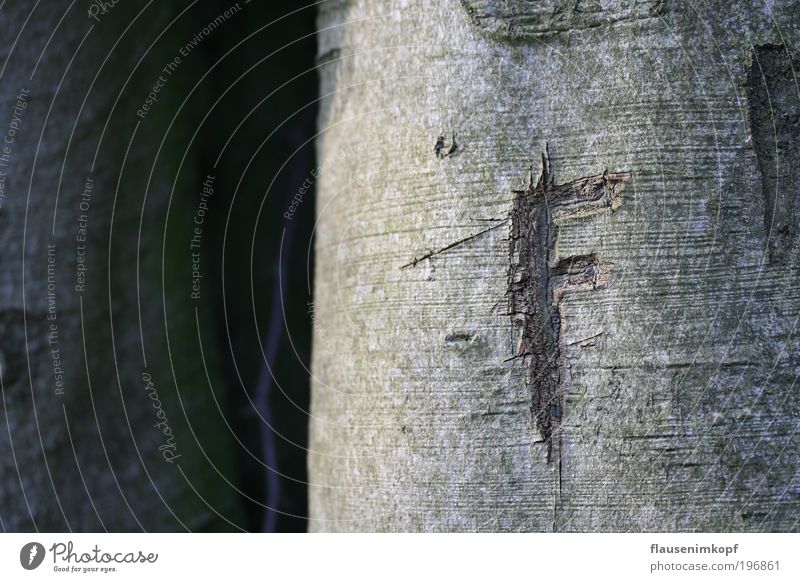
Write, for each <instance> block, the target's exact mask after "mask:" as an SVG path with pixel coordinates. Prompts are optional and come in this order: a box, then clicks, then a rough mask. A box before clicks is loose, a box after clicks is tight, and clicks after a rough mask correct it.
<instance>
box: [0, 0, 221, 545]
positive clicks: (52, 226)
mask: <svg viewBox="0 0 800 582" xmlns="http://www.w3.org/2000/svg"><path fill="white" fill-rule="evenodd" d="M36 4H38V3H36ZM70 6H72V8H68V7H70ZM143 6H144V5H136V6H134V5H131V4H126V3H119V4H118V5H117V6H115V7H114V8H113V9H112V10H111V11H110V12H109V13H108V14H105V13H104V14H103V15H101V19H100V21H99V22H96V21H94V20H92V19H90V18H89V17H88V15H87V12H86V7H85V6H82V5H81V4H80V3H78V4H75V3H72V4H71V3H68V2H63V3H42V4H41V5H38V6H35V5H34V3H23V2H5V3H3V4H2V7H1V8H0V14H2V17H0V63H3V65H2V66H3V67H4V68H3V69H2V77H0V96H1V98H0V114H1V115H0V132H2V135H7V130H8V129H9V127H11V123H12V119H13V118H14V115H15V113H14V107H15V104H16V103H17V96H18V94H19V92H20V91H21V90H23V89H24V90H27V91H28V94H27V97H26V105H25V107H24V108H22V109H20V110H19V111H18V113H20V112H21V115H17V118H19V117H21V121H20V120H19V119H18V120H17V122H16V125H18V127H17V129H16V130H15V132H16V135H15V137H14V143H13V144H11V149H10V154H9V159H8V165H7V167H5V168H3V170H4V174H5V181H4V191H3V194H4V197H3V199H2V205H1V207H0V247H1V248H2V253H1V254H0V262H1V263H2V269H0V330H2V331H1V333H2V336H0V365H1V368H2V369H1V372H2V373H1V374H0V376H1V377H2V407H1V409H0V451H2V454H0V476H1V479H0V525H2V528H3V529H4V530H13V531H19V530H34V529H35V530H39V531H65V530H75V531H87V530H88V531H92V530H102V529H108V530H111V531H119V530H123V531H136V530H140V529H144V530H147V531H153V530H179V531H183V530H184V529H192V530H196V529H202V528H219V527H222V528H227V527H230V526H229V525H228V524H229V523H230V522H229V521H227V520H229V519H230V520H231V521H234V520H235V519H236V518H235V510H234V508H233V507H232V503H231V500H232V499H234V497H233V496H231V495H228V494H226V493H225V492H226V491H227V487H226V485H225V484H224V483H222V481H221V478H220V477H219V473H217V472H215V471H220V472H221V473H225V472H227V467H226V463H227V462H228V460H227V454H226V453H227V449H226V442H227V441H226V439H225V437H224V436H223V435H224V432H223V430H222V428H221V427H220V426H219V424H220V423H219V416H220V413H219V411H218V409H217V408H216V406H215V402H214V399H213V398H212V393H211V390H212V388H211V387H210V386H209V383H211V385H212V386H213V389H215V390H217V391H218V390H219V386H217V385H214V382H215V381H216V379H217V377H218V376H217V369H216V362H215V358H214V354H213V350H212V351H210V352H211V353H208V352H207V353H206V354H205V356H206V358H207V362H206V366H205V368H204V364H203V362H202V360H201V358H200V352H199V346H198V344H197V342H198V329H197V323H196V320H195V311H194V307H195V305H197V306H198V308H199V310H200V320H201V321H204V320H205V317H206V316H205V310H204V308H203V304H202V302H199V303H193V302H191V301H189V293H190V291H191V262H190V261H191V257H190V253H189V250H188V241H189V238H190V237H191V234H192V231H191V229H192V221H191V219H192V216H193V213H194V211H195V208H194V205H193V199H194V197H195V195H196V193H199V191H200V188H199V186H197V187H195V186H196V184H199V182H200V181H201V180H202V179H203V176H202V174H201V173H200V171H201V170H200V169H199V168H197V167H196V166H195V162H194V157H193V154H191V153H190V154H189V156H188V157H187V159H186V161H185V164H184V166H183V168H182V172H185V173H186V174H183V175H184V176H185V175H187V174H188V176H189V177H188V178H184V179H182V180H179V181H178V182H177V185H176V186H175V190H174V198H173V199H172V203H171V207H170V215H169V216H170V218H167V208H168V204H169V203H170V202H169V201H170V194H171V192H172V189H173V184H174V182H173V180H174V179H175V175H176V168H177V165H178V162H179V161H180V159H181V155H182V154H183V153H184V151H185V148H186V146H187V142H188V137H189V136H190V135H191V134H190V133H186V131H185V130H180V129H177V130H176V129H173V131H172V132H171V133H169V134H168V137H167V139H166V142H165V144H164V147H163V149H162V151H161V157H160V158H159V160H158V161H157V162H154V159H155V153H156V151H157V149H158V147H159V145H160V144H161V138H162V136H164V135H165V133H166V131H167V127H168V125H169V123H170V121H171V120H172V115H173V113H174V111H175V109H176V105H177V104H180V102H181V101H182V99H183V98H184V97H185V95H186V93H187V90H188V89H189V87H187V86H186V81H185V80H184V81H182V80H181V79H182V78H185V77H181V75H180V74H176V75H175V76H174V77H172V78H170V80H169V84H168V85H167V86H166V87H165V88H164V90H163V91H162V92H161V94H160V95H159V97H160V101H159V102H158V103H157V104H156V105H155V106H154V107H153V108H152V111H151V112H150V113H149V115H148V116H147V117H146V118H145V119H140V118H139V117H137V113H136V112H137V109H138V108H140V107H141V106H142V103H143V102H144V100H145V99H146V97H147V95H148V92H149V91H150V88H151V87H152V86H153V84H154V83H155V81H156V80H157V79H158V77H159V74H162V73H161V68H162V67H163V66H165V65H166V64H167V59H170V60H171V59H172V57H173V56H174V51H175V48H176V47H175V46H174V45H172V44H170V43H169V42H168V43H166V44H165V43H164V41H162V42H161V43H160V44H156V45H154V48H152V49H151V51H150V52H149V53H148V54H147V56H146V57H145V58H144V59H143V60H142V62H141V63H139V64H138V66H137V63H138V61H139V58H140V57H141V56H142V53H143V51H144V50H145V49H146V48H147V47H148V45H150V43H151V42H152V41H153V40H154V39H155V38H156V37H157V36H158V35H159V34H160V33H161V32H162V31H163V30H165V29H167V27H168V26H169V25H170V22H171V21H172V19H173V18H174V16H175V15H176V14H177V12H176V11H175V7H172V8H169V7H166V6H164V5H163V4H160V3H156V4H155V5H154V6H151V7H150V8H149V9H148V10H145V11H143V12H142V13H141V14H140V11H141V10H142V8H143ZM62 17H63V21H62V20H61V19H62ZM182 22H184V21H182ZM129 24H130V25H131V26H130V28H129V29H127V30H126V27H127V26H128V25H129ZM182 26H183V24H182V23H178V24H177V25H176V26H172V27H171V28H169V29H168V33H167V37H166V38H167V39H170V38H172V39H174V40H177V41H183V42H186V40H188V39H191V36H192V34H193V33H194V31H190V30H189V29H185V28H181V27H182ZM90 28H91V30H90ZM190 32H191V34H188V35H187V34H186V33H190ZM169 34H172V35H173V36H172V37H170V36H169ZM118 40H119V42H118V43H117V41H118ZM145 41H146V42H145ZM115 43H117V44H116V45H115ZM107 57H108V60H106V58H107ZM34 64H36V69H35V72H34ZM183 66H184V67H188V68H191V67H193V66H196V64H192V61H191V59H186V63H185V64H184V65H183ZM98 71H100V73H99V75H98V76H97V77H95V75H96V74H97V73H98ZM129 75H131V77H130V78H128V76H129ZM126 79H128V82H127V84H126ZM20 107H21V106H20ZM18 109H19V108H18ZM112 110H113V111H112ZM138 122H140V124H139V125H138V128H137V127H136V126H137V123H138ZM106 124H107V125H106ZM180 127H182V126H181V124H180V123H178V124H176V128H180ZM134 131H135V135H134ZM101 136H102V142H101V141H100V140H101ZM0 139H2V138H0ZM129 148H130V151H128V149H129ZM94 160H96V163H95V162H94ZM154 164H155V165H154ZM62 169H63V170H62ZM151 170H152V181H150V183H149V190H148V194H147V202H146V204H145V203H144V192H145V188H146V186H147V180H148V177H149V175H150V174H151ZM89 180H91V182H92V188H91V193H90V196H89V197H88V198H87V202H88V206H87V207H83V208H82V207H81V202H82V201H83V200H84V198H82V193H83V192H84V190H85V188H86V186H85V185H86V183H87V181H89ZM56 209H57V213H56ZM81 215H84V216H85V220H84V221H83V222H82V220H81V218H80V217H81ZM82 227H84V228H85V230H86V232H85V235H86V241H85V243H81V242H79V241H78V240H77V237H78V235H79V234H80V230H81V228H82ZM140 229H141V238H139V237H140ZM165 230H166V231H167V234H166V235H165V234H164V232H165ZM162 242H164V244H165V245H166V249H167V250H166V252H165V253H164V255H163V257H162ZM81 244H84V245H85V248H83V249H80V245H81ZM51 245H52V246H51ZM81 250H82V252H83V253H85V254H84V255H83V256H84V257H85V261H86V262H85V265H86V271H85V273H84V277H85V281H84V282H85V289H84V290H81V291H78V290H77V289H76V285H79V284H80V281H79V276H78V269H79V254H80V252H81ZM51 252H52V254H51ZM50 257H52V264H51V263H49V262H48V261H49V258H50ZM48 267H50V271H48ZM162 273H165V274H166V277H165V279H164V280H162ZM49 291H52V294H49ZM140 298H141V302H139V299H140ZM139 308H140V309H141V311H139ZM51 326H56V328H57V329H56V328H54V327H51ZM54 332H56V334H57V335H53V333H54ZM167 337H168V338H169V345H167ZM52 340H57V341H55V342H53V341H52ZM54 350H57V351H56V352H54ZM143 352H144V354H146V356H147V363H146V364H145V362H144V355H143ZM145 373H146V374H148V375H149V376H146V377H144V376H143V375H144V374H145ZM147 378H151V379H152V381H153V382H154V384H155V391H153V390H147V381H146V380H147ZM59 388H61V389H62V390H59ZM59 392H60V393H59ZM155 393H157V395H158V401H159V404H160V407H161V409H162V410H163V414H164V415H165V418H166V419H167V422H168V424H169V427H170V429H171V431H172V435H173V436H174V440H173V443H174V444H175V445H176V448H175V449H170V450H172V451H173V453H175V454H176V455H180V458H178V459H177V460H175V462H173V463H169V462H166V461H165V460H164V457H163V455H162V452H163V450H167V449H162V450H159V447H161V446H162V445H169V443H168V440H169V439H168V438H167V435H165V434H164V433H163V430H164V425H161V427H160V428H156V426H155V425H156V424H158V423H159V422H161V421H163V420H164V417H160V416H159V413H158V410H157V409H156V408H155V407H154V399H153V398H152V395H153V394H155ZM189 421H191V425H190V422H189ZM160 431H161V432H160ZM167 448H169V447H168V446H167ZM212 463H213V464H214V467H216V469H215V468H214V467H212V466H211V464H212ZM221 516H222V517H221Z"/></svg>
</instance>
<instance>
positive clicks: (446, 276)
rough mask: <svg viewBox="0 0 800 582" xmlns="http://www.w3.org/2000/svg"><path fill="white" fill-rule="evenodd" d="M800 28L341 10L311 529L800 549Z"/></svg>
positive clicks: (324, 216) (552, 8)
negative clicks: (628, 535) (630, 537)
mask: <svg viewBox="0 0 800 582" xmlns="http://www.w3.org/2000/svg"><path fill="white" fill-rule="evenodd" d="M798 10H800V4H798V2H796V1H781V0H776V1H775V2H767V3H764V2H760V1H753V2H747V1H744V2H734V3H730V2H722V1H717V0H708V1H706V2H703V3H700V4H697V3H681V2H667V1H659V0H652V1H650V0H636V1H623V0H609V1H600V2H595V1H588V0H587V1H580V2H574V1H571V0H552V1H550V2H530V1H527V0H508V1H500V0H462V1H461V2H459V1H458V0H446V1H442V2H421V1H417V0H404V1H400V0H398V1H396V2H390V3H389V2H368V1H366V0H354V1H352V2H344V1H339V2H329V3H326V4H325V8H323V9H322V11H321V13H320V17H319V28H320V35H319V54H320V60H321V63H322V64H321V76H322V95H323V96H324V99H323V102H322V108H321V115H320V121H319V125H320V131H321V137H320V140H319V144H318V148H319V159H320V160H321V164H322V168H321V178H320V186H319V199H318V204H317V208H318V210H317V212H318V228H317V231H316V240H315V245H316V252H317V261H318V262H317V269H316V278H315V298H316V299H315V313H314V319H315V327H314V339H313V348H314V350H313V353H314V356H313V384H312V426H311V436H310V458H309V472H310V482H311V485H310V512H311V519H312V522H311V524H312V525H311V527H312V529H316V530H392V531H396V530H414V531H419V530H423V531H453V530H459V531H460V530H479V531H484V530H487V531H519V530H535V531H550V530H557V531H655V530H660V531H673V530H682V531H729V530H730V531H787V530H796V529H797V526H798V521H797V520H798V518H797V516H798V514H799V513H800V481H799V480H798V473H797V467H798V466H800V458H799V457H800V445H799V443H800V438H798V434H797V430H798V413H799V412H800V411H799V410H798V408H799V407H800V398H798V394H799V393H800V392H799V391H798V389H797V386H796V381H797V377H798V374H800V340H798V333H799V332H800V330H798V329H797V322H798V321H797V320H798V310H799V309H800V285H798V282H799V278H798V275H799V274H800V226H799V223H800V193H799V192H798V191H799V190H800V148H798V145H797V144H798V139H799V138H800V129H798V128H799V127H800V126H799V125H798V119H799V118H800V99H799V98H798V84H797V81H796V79H795V76H794V73H795V71H797V70H798V60H797V52H796V49H797V47H798V46H800V45H799V44H798V41H800V30H799V29H798V28H797V26H796V16H797V14H798Z"/></svg>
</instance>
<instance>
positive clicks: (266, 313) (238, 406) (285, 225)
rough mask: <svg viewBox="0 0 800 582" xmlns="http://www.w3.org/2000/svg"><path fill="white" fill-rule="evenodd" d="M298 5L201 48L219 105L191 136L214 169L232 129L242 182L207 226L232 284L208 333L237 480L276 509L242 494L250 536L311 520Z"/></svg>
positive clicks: (307, 69) (272, 8) (311, 19)
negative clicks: (224, 389) (220, 367)
mask: <svg viewBox="0 0 800 582" xmlns="http://www.w3.org/2000/svg"><path fill="white" fill-rule="evenodd" d="M254 4H256V3H255V2H254ZM229 6H230V3H226V2H204V3H203V6H202V8H201V9H198V10H197V11H196V13H195V14H194V17H193V18H194V21H195V22H196V23H197V25H198V26H202V24H203V23H204V22H207V21H209V20H213V18H214V17H215V16H216V15H217V14H219V13H220V12H221V11H224V10H225V9H226V8H228V7H229ZM303 6H304V4H303V3H297V2H291V1H288V0H277V1H276V0H270V1H265V2H258V3H257V5H251V6H248V7H247V18H243V19H242V18H239V19H236V20H235V24H233V25H232V26H223V27H220V28H219V29H218V30H217V31H215V34H213V35H211V37H210V38H209V39H207V40H206V41H205V42H204V43H203V44H202V50H203V54H204V58H205V63H206V71H207V70H209V69H211V68H212V67H214V68H213V72H212V73H211V74H210V75H209V76H208V77H207V81H208V82H207V83H206V85H207V87H206V91H205V97H204V98H205V100H206V101H207V102H208V103H209V104H212V103H214V102H216V101H217V100H218V99H219V100H220V101H219V103H218V104H216V105H215V107H214V109H213V111H212V113H211V115H210V116H209V118H208V120H207V121H206V123H205V124H204V126H203V135H202V136H201V138H200V139H198V140H197V142H196V143H198V144H200V147H202V148H203V154H202V159H204V160H205V164H207V165H208V166H212V165H213V163H214V159H215V157H216V156H217V155H218V153H219V151H220V149H221V147H222V145H224V143H225V141H227V140H228V139H229V138H230V140H231V141H230V144H229V145H228V147H227V149H226V150H225V153H224V155H223V156H222V158H221V159H220V162H219V164H218V166H217V168H216V176H217V180H216V188H217V189H218V190H223V189H225V190H227V191H229V192H231V193H232V192H234V191H235V199H234V197H233V194H231V195H230V196H226V197H225V198H226V200H231V202H230V203H229V204H227V207H226V208H225V211H224V212H218V211H215V212H214V213H212V214H211V216H212V217H213V223H212V224H211V225H210V229H209V231H208V233H209V236H210V237H213V239H214V240H215V241H217V243H216V244H211V245H209V247H208V248H210V249H214V252H215V253H216V255H215V256H213V258H212V263H211V264H212V267H211V268H212V269H214V270H216V271H217V273H218V275H219V278H220V279H221V280H223V281H224V282H225V287H226V288H225V289H224V302H223V289H220V288H217V289H216V290H215V292H216V294H217V296H216V297H215V300H214V301H213V305H215V306H216V309H215V312H214V316H215V320H216V325H217V330H216V332H217V333H216V337H215V338H209V339H210V340H211V341H215V342H216V349H217V350H218V351H219V353H220V354H221V355H222V356H223V363H224V369H225V372H226V376H227V381H228V388H229V408H228V421H229V424H230V425H231V427H232V428H233V430H234V433H235V440H238V441H239V442H238V443H234V444H235V448H234V450H236V451H238V454H237V461H236V465H237V468H238V476H239V479H240V482H239V484H238V485H239V488H240V489H241V490H242V492H244V493H245V494H246V496H247V497H249V498H252V500H255V501H258V502H260V503H263V504H266V505H267V506H269V507H274V508H277V509H278V510H279V511H278V512H269V511H265V510H264V509H263V508H262V507H261V506H260V505H259V504H258V503H254V502H253V501H251V500H250V499H248V498H247V497H242V498H241V503H242V504H243V505H244V506H245V511H244V512H243V515H244V516H245V519H246V522H245V523H243V524H240V525H241V526H242V527H243V528H244V529H247V530H250V531H259V530H265V529H266V530H274V531H305V529H306V522H305V519H304V518H305V516H306V515H307V503H306V484H305V483H306V467H305V448H306V444H307V434H306V433H307V424H308V418H307V410H308V399H309V392H308V372H307V371H306V367H307V366H308V365H309V362H310V360H309V356H310V343H311V340H310V328H311V325H310V314H309V305H310V301H311V289H310V283H311V279H309V278H307V274H309V275H313V271H312V269H313V261H312V260H311V259H313V257H312V256H311V255H310V254H309V251H310V245H309V241H310V237H311V229H312V227H313V217H314V205H313V191H308V192H306V194H305V195H304V197H303V198H304V201H303V205H302V208H301V209H300V210H299V211H298V212H296V213H295V214H294V218H293V219H292V220H291V221H287V220H286V219H285V218H284V216H283V214H284V212H285V211H286V209H287V208H288V207H289V204H290V203H291V200H292V199H293V197H294V196H295V195H296V194H297V193H298V192H299V191H300V190H301V188H302V186H303V183H304V182H305V181H306V180H307V179H312V171H313V169H314V167H315V155H314V147H313V137H314V133H315V122H316V113H317V106H316V98H317V72H316V69H315V53H316V41H315V37H314V32H315V16H316V9H315V7H314V6H313V5H311V6H308V7H305V8H304V7H303ZM251 35H252V36H251ZM245 39H246V40H245ZM237 45H238V46H237ZM234 47H235V48H234ZM231 50H232V51H233V52H230V53H229V54H227V56H226V53H228V52H229V51H231ZM206 71H202V73H204V72H206ZM198 72H199V73H201V71H198ZM201 110H202V108H201V107H198V112H197V113H198V114H200V111H201ZM203 114H205V112H203ZM312 181H313V180H312ZM237 188H238V189H237ZM198 191H199V190H198ZM226 222H227V223H228V228H227V233H226ZM223 238H224V242H225V244H224V248H225V250H224V256H223V244H222V241H223ZM251 245H252V260H251ZM223 259H224V273H223ZM215 275H216V273H214V274H211V273H210V276H211V277H214V276H215ZM251 277H252V286H251ZM281 282H282V287H283V288H282V289H281ZM259 345H260V346H261V347H263V352H262V350H261V349H259ZM262 418H263V419H264V420H262ZM267 424H270V425H272V428H270V427H269V426H267ZM248 451H249V452H248ZM262 461H263V462H265V463H266V464H267V465H269V468H265V467H264V466H263V465H262Z"/></svg>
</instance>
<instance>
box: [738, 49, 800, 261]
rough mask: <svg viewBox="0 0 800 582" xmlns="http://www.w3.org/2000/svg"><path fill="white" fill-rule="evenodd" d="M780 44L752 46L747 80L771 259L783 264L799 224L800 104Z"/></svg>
mask: <svg viewBox="0 0 800 582" xmlns="http://www.w3.org/2000/svg"><path fill="white" fill-rule="evenodd" d="M793 71H794V68H793V66H792V60H791V58H790V56H789V53H788V52H787V50H786V48H785V47H783V46H781V45H763V46H754V47H753V54H752V63H751V65H750V70H749V72H748V75H747V83H746V84H747V100H748V104H749V113H750V133H751V135H752V138H753V142H752V143H753V149H754V150H755V153H756V159H757V161H758V168H759V170H760V172H761V191H762V196H763V197H764V229H765V233H766V236H767V252H768V254H769V260H770V262H771V263H775V264H783V265H785V264H787V263H788V262H789V257H790V253H791V252H792V249H793V248H794V247H795V245H796V242H797V234H798V223H800V196H799V195H798V189H800V171H798V167H800V144H799V143H798V133H799V132H798V128H800V102H798V99H797V86H796V84H795V83H793V82H792V79H794V72H793Z"/></svg>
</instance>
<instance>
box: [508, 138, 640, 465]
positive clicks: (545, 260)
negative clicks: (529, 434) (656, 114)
mask: <svg viewBox="0 0 800 582" xmlns="http://www.w3.org/2000/svg"><path fill="white" fill-rule="evenodd" d="M630 176H631V174H630V172H619V173H609V172H608V171H606V172H604V173H602V174H600V175H597V176H590V177H588V178H579V179H578V180H574V181H572V182H568V183H566V184H556V183H555V180H554V177H553V173H552V170H551V168H550V156H549V152H548V148H547V146H546V145H545V151H544V152H543V153H542V156H541V168H540V171H539V172H538V177H537V178H536V179H535V181H534V173H533V167H531V173H530V176H529V178H528V185H527V187H526V188H525V189H524V190H515V191H514V193H515V194H516V197H515V199H514V205H513V207H512V211H511V224H510V231H511V232H510V235H509V245H510V246H509V260H510V267H509V273H508V301H509V315H510V316H511V320H512V322H513V324H514V325H515V327H517V328H519V329H520V330H521V336H520V341H519V346H518V350H517V354H516V355H515V356H514V357H513V358H511V359H518V358H519V359H522V362H523V365H524V366H525V368H526V369H527V371H528V384H529V386H530V390H531V413H532V415H533V418H534V420H535V422H536V427H537V429H538V430H539V433H540V435H541V441H539V442H543V443H546V444H547V460H548V462H549V463H552V462H553V461H556V460H557V461H558V469H559V479H560V470H561V437H562V435H561V430H560V427H561V420H562V415H563V405H564V393H565V390H564V381H565V378H564V376H565V374H564V362H563V361H562V358H563V353H564V346H563V340H562V337H561V326H562V322H563V313H562V306H561V300H562V297H563V295H564V294H565V293H567V292H571V291H581V290H591V289H596V288H598V287H601V286H602V285H604V284H606V283H607V282H608V280H609V278H610V273H611V267H612V265H611V264H610V263H607V262H603V261H600V260H598V259H597V257H596V256H595V255H594V254H588V255H580V256H571V257H566V258H563V259H556V258H555V257H554V255H555V244H556V239H557V236H558V225H559V224H560V223H561V221H563V220H568V219H573V218H580V217H583V216H589V215H591V214H597V213H600V212H605V211H614V210H615V209H617V208H619V206H620V204H622V195H621V192H622V190H623V188H624V187H625V183H626V182H627V181H628V180H629V179H630Z"/></svg>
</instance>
